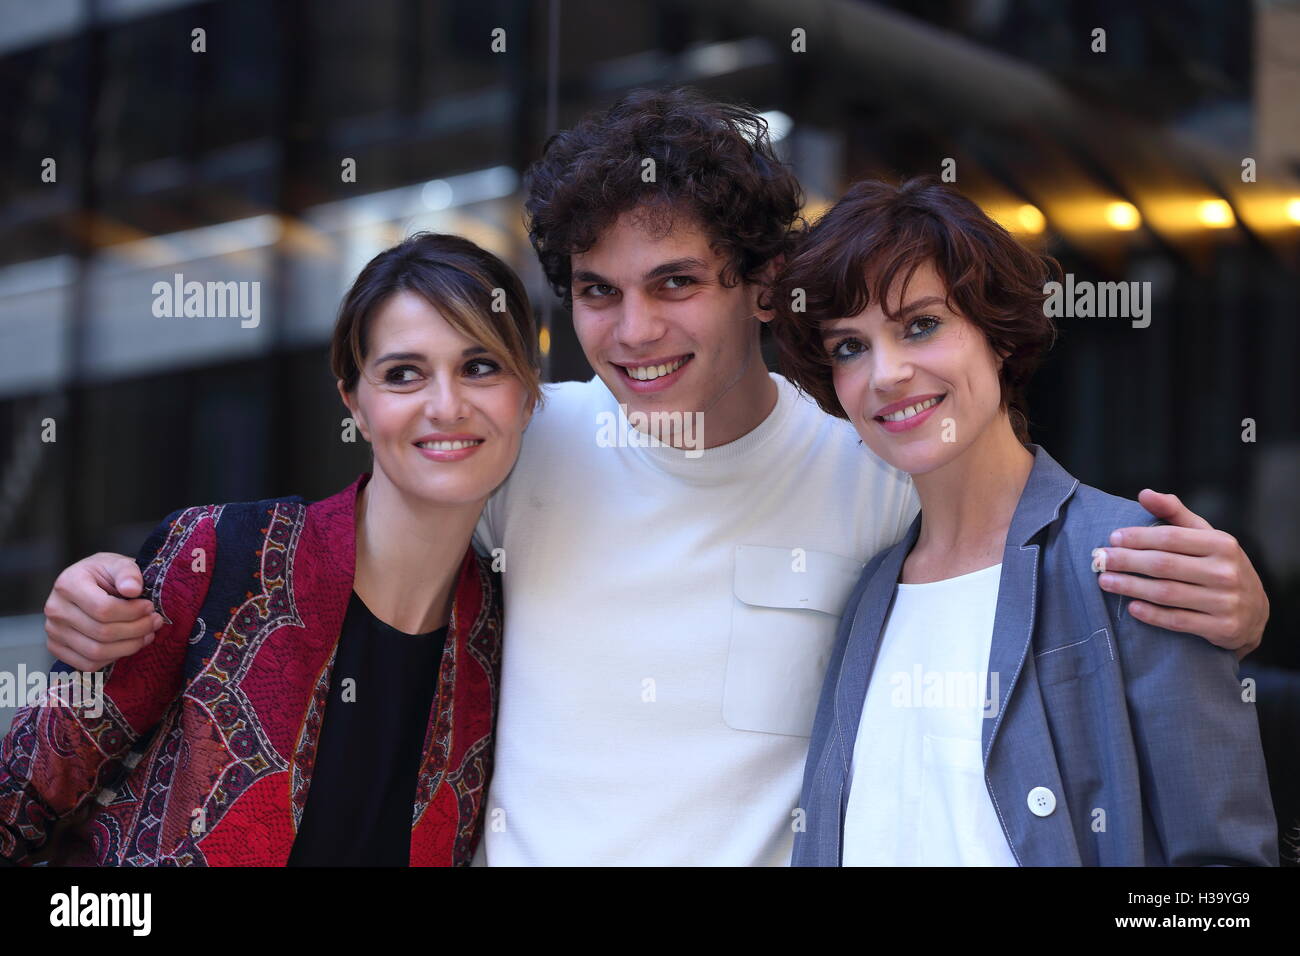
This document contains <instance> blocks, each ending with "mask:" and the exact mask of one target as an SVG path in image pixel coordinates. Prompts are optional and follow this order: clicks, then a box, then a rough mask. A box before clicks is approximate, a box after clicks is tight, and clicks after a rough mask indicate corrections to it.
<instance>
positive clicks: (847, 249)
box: [765, 176, 1061, 442]
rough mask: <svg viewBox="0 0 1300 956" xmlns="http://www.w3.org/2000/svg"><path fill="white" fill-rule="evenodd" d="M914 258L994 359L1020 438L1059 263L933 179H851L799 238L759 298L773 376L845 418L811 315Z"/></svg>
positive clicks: (842, 307) (840, 307)
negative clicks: (929, 269) (777, 373)
mask: <svg viewBox="0 0 1300 956" xmlns="http://www.w3.org/2000/svg"><path fill="white" fill-rule="evenodd" d="M926 262H930V263H932V264H933V266H934V269H935V271H936V272H937V273H938V275H939V278H940V279H942V280H943V283H944V286H945V288H946V289H947V290H948V303H949V305H950V306H955V308H956V310H957V311H958V312H960V313H961V314H962V315H964V316H965V317H966V318H967V319H968V320H969V321H970V322H971V323H972V324H973V325H975V327H976V328H978V329H979V330H980V331H981V332H983V333H984V336H985V338H986V339H987V340H988V342H989V344H990V346H992V347H993V349H994V351H995V352H996V353H997V354H999V355H1002V356H1004V359H1003V363H1002V370H1001V372H1000V373H999V379H1000V384H1001V392H1002V396H1001V407H1002V408H1005V409H1007V412H1008V417H1009V418H1010V419H1011V425H1012V428H1013V429H1014V430H1015V433H1016V437H1017V438H1019V439H1020V441H1021V442H1027V441H1028V440H1029V414H1028V408H1027V406H1026V403H1025V396H1024V389H1025V385H1026V384H1027V383H1028V382H1029V379H1030V378H1031V377H1032V375H1033V373H1034V371H1035V370H1036V369H1037V368H1038V365H1039V362H1040V361H1041V360H1042V357H1043V355H1044V354H1045V353H1046V352H1047V350H1048V349H1050V348H1051V346H1052V343H1053V342H1054V341H1055V338H1056V326H1055V324H1054V323H1053V322H1052V320H1051V318H1049V317H1048V316H1047V314H1046V313H1045V312H1044V310H1043V302H1044V301H1045V300H1046V298H1047V294H1046V293H1045V292H1044V291H1043V286H1044V285H1045V284H1046V283H1047V282H1048V281H1051V280H1053V279H1057V280H1059V279H1060V277H1061V267H1060V264H1059V263H1057V261H1056V260H1055V259H1053V258H1052V257H1050V256H1045V255H1040V254H1038V253H1035V252H1034V251H1032V250H1031V249H1028V248H1026V247H1025V246H1024V245H1022V244H1021V243H1020V242H1018V241H1017V240H1016V239H1015V238H1014V237H1013V236H1012V235H1011V234H1010V233H1009V232H1007V231H1006V230H1005V229H1003V228H1002V227H1001V226H999V225H998V224H997V223H996V222H994V221H993V220H992V219H990V218H989V217H988V215H987V214H985V212H984V211H983V210H982V209H980V207H979V206H977V205H975V203H973V202H971V201H970V200H969V199H967V198H966V197H965V196H963V195H962V194H961V193H959V192H958V191H957V190H956V189H954V188H953V187H951V186H948V185H946V184H945V183H943V182H942V181H940V180H939V178H938V177H936V176H920V177H917V178H915V179H909V180H907V181H906V182H904V183H902V184H901V185H894V184H892V183H887V182H881V181H879V180H867V181H864V182H860V183H857V184H855V185H854V186H852V187H851V188H850V189H849V191H848V192H847V193H845V194H844V197H843V198H842V199H840V200H839V202H837V203H835V205H834V206H832V207H831V208H830V209H829V210H828V211H827V212H826V214H825V215H824V216H822V218H821V219H819V220H818V221H817V223H816V224H815V225H814V226H813V227H812V228H811V229H809V230H808V231H807V232H806V233H805V234H804V235H803V237H802V238H801V239H800V241H799V244H798V248H797V250H796V252H795V253H794V255H793V256H791V257H790V258H789V259H788V260H787V262H786V264H785V267H784V268H783V269H782V271H781V273H780V274H779V275H778V276H777V277H776V279H775V281H774V282H773V284H772V287H771V289H770V290H769V295H768V299H767V302H766V303H765V304H768V305H770V307H771V309H772V311H773V313H774V315H773V320H772V323H771V324H772V337H773V339H774V340H775V341H776V345H777V354H778V359H779V363H780V368H781V371H782V373H783V374H785V376H786V377H787V378H789V379H790V380H791V381H792V382H793V383H794V384H795V385H797V386H798V387H799V389H800V390H801V391H803V392H804V393H805V394H807V395H809V396H810V397H812V399H813V400H814V401H816V402H817V404H818V405H820V406H821V408H822V410H823V411H825V412H826V413H827V414H830V415H834V416H835V417H837V418H848V416H847V415H846V414H845V412H844V409H843V408H841V407H840V403H839V399H838V398H836V395H835V386H834V384H833V382H832V378H831V369H832V362H831V357H830V356H829V355H828V354H827V352H826V348H825V346H824V345H823V344H822V324H823V323H824V322H828V321H832V320H835V319H841V318H847V317H849V316H853V315H858V314H859V313H861V312H862V311H864V310H865V309H867V308H868V307H870V305H871V304H872V302H874V301H879V300H880V299H881V298H882V297H883V296H885V295H887V294H888V292H889V290H890V289H892V288H893V287H894V282H895V280H896V279H900V278H901V279H902V281H903V284H904V286H905V285H906V283H907V282H908V281H910V280H911V278H912V275H913V273H915V271H916V270H917V268H919V267H920V266H921V265H923V264H924V263H926ZM798 290H802V297H800V296H799V295H797V294H796V293H797V291H798ZM801 299H802V304H803V309H802V310H801V311H796V309H795V303H796V302H798V301H800V300H801Z"/></svg>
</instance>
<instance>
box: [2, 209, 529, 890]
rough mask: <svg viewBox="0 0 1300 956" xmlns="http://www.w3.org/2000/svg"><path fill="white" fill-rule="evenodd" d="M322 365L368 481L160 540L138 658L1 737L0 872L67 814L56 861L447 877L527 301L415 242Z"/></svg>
mask: <svg viewBox="0 0 1300 956" xmlns="http://www.w3.org/2000/svg"><path fill="white" fill-rule="evenodd" d="M503 296H504V297H503ZM503 304H504V305H505V307H506V308H505V310H504V311H501V305H503ZM331 351H332V354H331V364H332V370H333V372H334V374H335V376H336V377H337V378H338V389H339V393H340V395H341V397H342V399H343V402H344V404H345V405H346V406H347V408H348V412H349V415H350V418H351V421H348V420H345V424H346V425H347V426H348V427H349V428H352V427H355V429H356V430H358V431H360V432H361V434H362V436H363V437H364V438H365V439H366V440H367V441H368V442H370V443H371V445H372V447H373V452H374V464H373V471H372V473H367V474H363V475H361V476H360V477H359V478H358V479H357V480H356V481H355V482H353V483H352V484H351V485H350V486H349V487H348V488H346V489H344V490H343V491H341V492H339V493H338V494H336V495H334V496H332V497H330V498H326V499H325V500H323V501H319V502H315V503H312V504H308V503H306V502H304V501H303V499H302V498H300V497H289V498H278V499H268V500H265V501H258V502H251V503H238V504H224V505H207V506H203V507H195V508H186V509H183V510H181V511H178V512H175V513H173V514H172V515H170V516H169V517H168V518H167V519H166V520H165V521H164V522H163V523H162V524H161V525H159V526H158V528H157V529H156V530H155V531H154V532H153V534H152V535H151V536H150V538H149V540H148V541H147V542H146V543H145V545H144V547H143V549H142V550H141V551H140V554H139V557H138V559H137V563H138V564H139V566H140V568H141V570H142V572H143V592H142V598H145V599H149V600H151V601H152V602H153V606H154V608H155V609H156V611H157V614H158V617H159V626H158V628H157V630H156V632H155V634H154V636H153V639H152V641H151V643H149V644H148V646H147V647H145V648H144V649H143V650H141V651H139V652H138V653H136V654H134V655H132V656H131V657H128V658H125V659H122V660H119V661H117V662H116V663H115V664H113V665H112V666H111V667H110V668H109V669H108V670H107V671H106V678H105V680H104V686H103V694H102V695H99V699H97V700H95V701H93V702H92V703H90V704H85V703H84V702H83V701H80V700H78V701H76V703H77V704H79V705H81V706H73V703H74V700H73V696H72V695H70V694H68V693H67V692H66V690H64V691H60V690H57V689H56V690H55V691H52V692H51V694H50V695H49V696H48V697H47V698H46V699H45V700H44V701H43V702H42V703H41V705H39V706H34V707H29V708H26V709H24V710H22V711H20V712H19V714H18V716H17V717H16V718H15V720H14V723H13V726H12V728H11V730H10V732H9V734H8V736H7V737H6V738H5V739H4V741H3V744H2V745H0V858H3V859H4V860H6V861H7V862H10V863H19V864H22V863H28V862H31V860H32V858H33V855H34V854H37V853H38V852H39V851H40V850H41V849H42V847H43V846H44V845H45V844H46V842H47V840H48V838H49V835H50V833H51V831H52V828H53V826H54V825H55V824H56V823H57V822H59V821H61V820H65V819H68V820H70V822H68V823H67V824H66V826H67V827H68V833H67V834H66V836H65V838H64V840H61V841H60V846H61V852H60V860H59V861H58V862H69V863H76V864H101V865H127V866H139V865H254V866H281V865H309V866H310V865H361V866H367V865H381V866H382V865H390V866H405V865H408V864H410V865H467V864H468V863H469V862H470V859H471V857H472V855H473V852H474V848H475V845H476V844H477V841H478V839H479V837H480V835H481V833H482V809H483V799H484V796H485V794H486V792H487V783H488V777H489V775H490V771H491V758H492V724H493V718H494V716H495V709H496V700H497V683H498V662H499V658H500V616H501V608H500V598H499V588H498V584H497V582H496V580H495V576H494V573H493V569H492V567H491V566H490V562H489V561H488V560H486V559H484V558H481V557H479V556H478V555H476V554H475V552H474V550H473V549H472V547H471V537H472V535H473V532H474V528H475V525H476V523H477V521H478V518H479V514H480V512H481V511H482V509H483V506H484V504H485V503H486V501H487V499H488V496H489V495H490V494H491V493H492V491H493V489H494V488H496V486H497V485H499V484H500V483H501V482H502V481H503V480H505V478H506V476H507V474H509V472H510V469H511V468H512V467H513V465H514V462H515V459H516V457H517V455H518V451H519V445H520V440H521V438H522V435H523V431H524V428H525V427H526V426H527V423H528V420H529V418H530V417H531V415H532V411H533V409H534V407H535V405H536V403H537V402H538V401H540V398H541V387H540V375H539V371H538V365H539V362H538V354H537V337H536V334H535V332H534V325H533V318H532V313H531V309H530V307H529V303H528V298H527V295H526V294H525V291H524V289H523V286H522V284H521V283H520V281H519V279H518V277H517V276H515V275H514V273H513V272H511V270H510V269H509V268H508V267H507V266H506V265H505V264H504V263H502V262H501V261H500V260H499V259H497V258H496V257H495V256H493V255H491V254H490V253H488V252H485V251H484V250H482V249H480V248H478V247H477V246H475V245H474V244H473V243H471V242H468V241H467V240H464V239H461V238H458V237H455V236H444V235H430V234H421V235H417V236H413V237H411V238H409V239H407V240H406V241H404V242H402V243H401V244H400V245H398V246H395V247H394V248H392V249H389V250H387V251H385V252H383V253H381V254H380V255H378V256H376V257H375V258H374V259H373V260H372V261H371V262H370V263H369V264H368V265H367V266H366V267H365V269H363V270H362V272H361V274H360V275H359V276H358V278H357V280H356V282H355V283H354V284H353V286H352V288H351V289H350V290H349V292H348V293H347V295H346V297H345V299H344V301H343V305H342V308H341V310H340V314H339V318H338V322H337V324H336V327H335V331H334V337H333V343H332V350H331ZM234 451H235V453H237V452H238V450H237V449H235V450H234ZM57 686H58V685H56V688H57Z"/></svg>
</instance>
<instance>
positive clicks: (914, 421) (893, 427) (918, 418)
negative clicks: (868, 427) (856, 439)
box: [874, 393, 948, 434]
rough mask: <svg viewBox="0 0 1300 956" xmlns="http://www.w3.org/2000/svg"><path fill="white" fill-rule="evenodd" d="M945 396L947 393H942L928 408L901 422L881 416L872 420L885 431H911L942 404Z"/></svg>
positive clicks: (894, 432) (893, 432)
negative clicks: (890, 420)
mask: <svg viewBox="0 0 1300 956" xmlns="http://www.w3.org/2000/svg"><path fill="white" fill-rule="evenodd" d="M947 397H948V395H947V393H944V394H943V395H941V396H940V397H939V400H938V401H937V402H935V403H934V404H933V405H931V406H930V407H929V408H927V409H925V410H924V411H922V412H918V413H917V414H915V415H913V416H912V417H911V418H904V419H903V420H902V421H901V422H889V421H885V420H884V419H881V418H877V419H874V421H875V422H876V424H878V425H879V426H880V427H881V428H883V429H884V430H885V431H887V432H890V433H892V434H897V433H898V432H905V431H911V430H912V429H913V428H919V427H920V426H921V425H923V424H924V423H925V421H926V419H928V418H929V417H930V415H931V414H932V413H933V412H934V410H935V409H936V408H938V407H939V406H940V405H942V404H943V402H944V399H946V398H947Z"/></svg>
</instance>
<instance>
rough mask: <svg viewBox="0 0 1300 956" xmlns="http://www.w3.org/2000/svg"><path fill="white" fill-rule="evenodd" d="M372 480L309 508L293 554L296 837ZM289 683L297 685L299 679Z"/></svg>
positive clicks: (285, 853)
mask: <svg viewBox="0 0 1300 956" xmlns="http://www.w3.org/2000/svg"><path fill="white" fill-rule="evenodd" d="M369 479H370V475H369V473H366V474H363V475H361V476H360V477H359V478H357V480H356V481H354V482H353V483H352V484H351V485H349V486H348V487H347V488H345V489H344V490H343V491H341V492H339V493H338V494H336V495H333V496H331V497H329V498H325V499H323V500H321V501H317V502H314V503H313V504H310V505H308V506H307V517H306V520H305V521H304V523H303V530H302V535H301V539H300V540H299V542H298V546H297V548H296V550H295V552H294V554H293V556H292V558H291V566H292V573H293V595H294V601H295V603H296V605H297V608H298V613H299V616H300V617H301V619H302V628H301V631H299V632H298V633H296V634H294V635H293V647H294V657H295V658H296V664H295V666H301V667H303V668H305V670H306V675H307V676H306V678H305V681H304V682H303V683H305V684H306V685H307V686H306V711H305V713H303V714H302V715H301V717H300V721H301V722H300V724H299V730H298V733H297V739H296V741H295V743H294V746H293V753H292V758H293V759H292V761H291V763H292V766H291V768H290V779H289V788H288V790H289V810H290V813H291V814H292V823H293V833H294V834H295V835H296V834H297V832H298V827H299V825H300V824H301V822H302V813H303V809H304V808H305V807H306V805H307V794H308V791H309V790H310V788H311V778H312V771H313V770H314V769H315V766H316V749H317V746H318V745H319V743H320V730H321V724H322V721H323V718H324V712H325V705H326V703H327V701H328V699H329V686H330V673H331V671H332V670H333V667H334V658H335V654H336V652H337V650H338V644H339V638H340V637H341V636H342V633H343V621H344V618H345V617H346V616H347V610H348V603H349V602H350V601H351V598H352V586H353V581H354V579H355V576H356V507H357V494H358V493H359V492H360V490H361V489H362V488H363V487H364V486H365V484H366V482H367V481H369ZM288 683H289V684H291V685H293V686H295V687H296V686H299V683H300V681H298V680H297V679H292V680H289V681H288ZM282 849H283V853H282V854H281V855H282V856H283V859H281V860H280V865H283V864H284V863H285V862H287V861H288V858H289V852H290V850H291V849H292V846H291V845H286V846H284V847H283V848H282Z"/></svg>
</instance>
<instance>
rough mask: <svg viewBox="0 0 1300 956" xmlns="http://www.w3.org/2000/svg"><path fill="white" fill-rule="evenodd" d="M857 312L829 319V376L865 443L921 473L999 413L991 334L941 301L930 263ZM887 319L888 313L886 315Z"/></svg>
mask: <svg viewBox="0 0 1300 956" xmlns="http://www.w3.org/2000/svg"><path fill="white" fill-rule="evenodd" d="M905 281H906V274H904V276H903V278H901V279H899V280H898V281H897V282H895V284H894V287H893V288H891V289H890V290H889V291H888V294H887V295H886V296H885V297H884V299H885V302H886V303H888V304H889V305H890V306H891V309H890V312H889V314H888V315H887V314H886V312H885V309H884V308H883V307H882V304H881V302H880V297H879V296H876V297H874V301H873V302H872V304H871V305H870V306H868V307H867V309H866V310H865V311H863V312H861V313H860V314H858V315H855V316H852V317H849V318H842V319H835V320H833V321H829V322H826V323H825V324H824V326H823V329H822V336H823V343H824V345H825V347H826V351H827V353H828V354H830V356H831V359H832V362H833V366H832V373H831V374H832V381H833V383H834V385H835V394H836V396H837V397H838V398H839V401H840V405H841V406H842V407H843V409H844V412H845V414H847V415H848V417H849V420H850V421H852V422H853V426H854V427H855V428H856V429H857V431H858V434H859V435H861V436H862V440H863V441H864V442H866V444H867V446H868V447H869V448H870V449H871V450H872V451H873V452H875V453H876V454H877V455H878V456H879V457H880V458H882V459H884V460H885V461H886V462H888V463H889V464H891V465H893V466H894V467H895V468H899V469H901V470H902V471H905V472H907V473H908V474H911V475H920V474H925V473H927V472H929V471H932V470H934V469H935V468H938V467H940V466H942V465H944V464H946V463H948V462H949V461H952V460H953V459H954V458H956V457H957V456H958V455H960V454H961V453H962V452H963V451H964V450H965V449H966V448H968V447H969V446H970V445H971V443H972V442H974V441H975V439H976V438H977V437H978V436H979V435H980V434H981V433H982V432H983V431H984V430H985V429H986V428H987V427H988V426H989V425H990V424H991V423H993V422H994V421H996V420H997V419H998V417H999V416H1000V415H1005V414H1006V412H1005V410H1004V409H1003V408H1002V407H1001V399H1002V387H1001V383H1000V381H999V379H998V371H999V366H1000V362H999V360H998V357H997V355H996V354H995V353H994V351H993V349H992V347H991V346H990V345H989V342H988V339H987V338H986V337H985V336H984V334H983V333H982V332H981V331H980V330H979V329H978V328H976V326H975V325H974V324H972V323H971V322H970V321H969V320H968V319H967V318H966V317H965V316H964V315H962V314H961V313H960V312H957V311H955V310H954V309H953V308H952V307H951V306H950V305H949V304H948V302H947V288H946V287H945V285H944V283H943V280H942V279H941V278H940V277H939V275H938V273H937V272H936V271H935V269H934V266H933V265H932V264H931V263H930V262H925V263H922V264H921V265H920V266H919V267H918V268H917V269H916V271H915V272H914V273H913V274H912V277H911V281H910V282H906V288H904V287H903V286H904V282H905ZM891 316H892V317H891Z"/></svg>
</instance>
